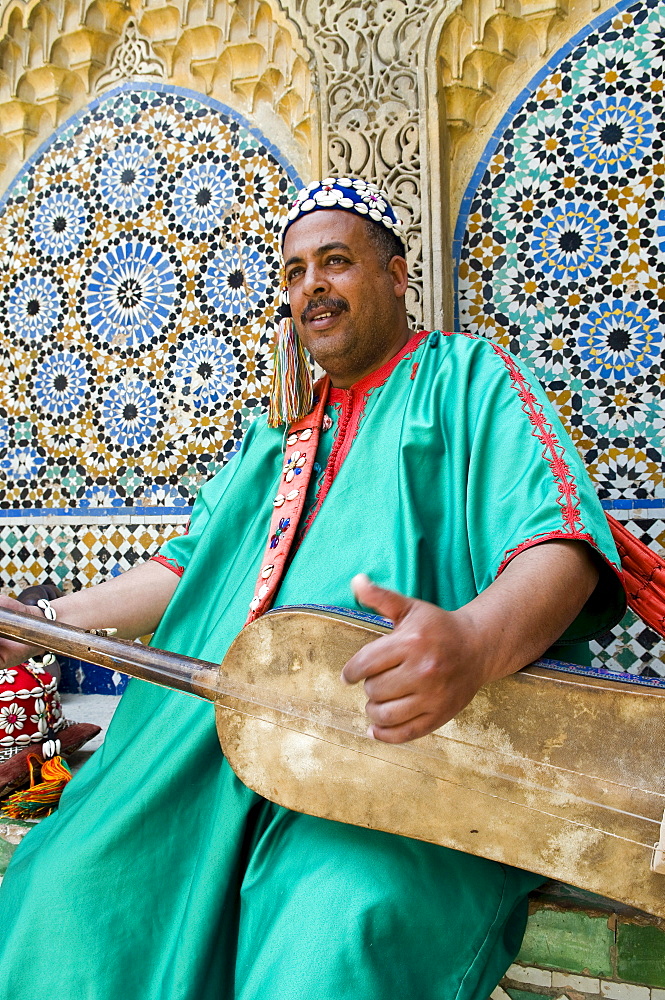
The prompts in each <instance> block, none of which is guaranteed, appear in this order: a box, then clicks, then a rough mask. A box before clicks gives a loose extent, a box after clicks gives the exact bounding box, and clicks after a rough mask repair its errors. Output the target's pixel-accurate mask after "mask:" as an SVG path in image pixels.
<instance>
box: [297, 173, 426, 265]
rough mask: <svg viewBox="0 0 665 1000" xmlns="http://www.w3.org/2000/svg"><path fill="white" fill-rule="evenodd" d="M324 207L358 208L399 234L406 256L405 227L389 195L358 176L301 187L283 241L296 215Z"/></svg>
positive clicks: (363, 216) (369, 217)
mask: <svg viewBox="0 0 665 1000" xmlns="http://www.w3.org/2000/svg"><path fill="white" fill-rule="evenodd" d="M324 208H341V209H343V210H344V211H345V212H355V214H356V215H360V216H361V217H362V218H363V219H371V221H372V222H376V223H377V224H378V225H379V226H383V227H384V229H387V230H388V231H389V232H391V233H393V234H394V235H395V236H396V237H397V239H398V240H399V241H400V243H401V245H402V254H403V256H406V250H405V246H404V227H403V226H402V223H401V222H400V220H399V219H398V218H397V216H396V214H395V210H394V209H393V207H392V205H391V204H390V202H389V201H388V198H387V197H386V195H385V194H384V192H383V191H381V189H380V188H378V187H377V186H376V184H372V183H371V182H370V181H363V180H361V179H360V178H357V177H326V178H324V180H322V181H314V182H313V183H312V184H308V185H307V187H306V188H303V189H302V191H299V192H298V195H297V197H296V200H295V201H294V203H293V205H292V206H291V210H290V211H289V214H288V216H287V218H286V225H285V226H284V229H283V231H282V245H283V244H284V238H285V236H286V234H287V232H288V229H289V226H292V225H293V223H294V222H295V221H296V219H299V218H301V216H303V215H308V214H309V213H310V212H316V211H319V210H320V209H324Z"/></svg>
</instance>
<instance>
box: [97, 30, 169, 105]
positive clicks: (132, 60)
mask: <svg viewBox="0 0 665 1000" xmlns="http://www.w3.org/2000/svg"><path fill="white" fill-rule="evenodd" d="M165 77H166V67H165V66H164V63H163V62H162V60H161V59H158V58H157V56H156V55H155V54H154V52H153V51H152V48H151V46H150V42H149V41H148V39H147V38H143V37H142V36H141V34H140V33H139V29H138V27H137V24H136V21H135V20H134V18H133V17H130V18H128V20H127V22H126V24H125V28H124V31H123V33H122V38H121V39H120V41H119V42H118V44H117V45H116V47H115V48H114V49H113V51H112V52H111V56H110V58H109V66H108V69H106V70H105V71H104V72H103V73H102V74H101V76H100V77H98V79H97V93H98V94H101V93H102V92H103V91H105V90H109V89H110V88H111V87H115V85H116V84H118V83H122V82H123V81H125V80H163V79H164V78H165Z"/></svg>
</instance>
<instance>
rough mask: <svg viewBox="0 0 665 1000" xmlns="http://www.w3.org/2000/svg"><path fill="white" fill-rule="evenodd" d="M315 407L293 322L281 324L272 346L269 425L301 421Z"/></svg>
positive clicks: (305, 358) (305, 363)
mask: <svg viewBox="0 0 665 1000" xmlns="http://www.w3.org/2000/svg"><path fill="white" fill-rule="evenodd" d="M313 406H314V381H313V378H312V369H311V368H310V365H309V362H308V360H307V355H306V353H305V348H304V347H303V345H302V341H301V340H300V337H299V336H298V334H297V333H296V328H295V324H294V322H293V320H292V319H291V318H290V317H289V318H288V319H283V320H281V322H280V324H279V328H278V331H277V342H276V344H275V354H274V367H273V373H272V387H271V390H270V407H269V408H268V424H269V426H270V427H279V426H280V425H281V424H292V423H294V422H295V421H296V420H302V418H303V417H306V416H307V414H308V413H310V412H311V410H312V407H313Z"/></svg>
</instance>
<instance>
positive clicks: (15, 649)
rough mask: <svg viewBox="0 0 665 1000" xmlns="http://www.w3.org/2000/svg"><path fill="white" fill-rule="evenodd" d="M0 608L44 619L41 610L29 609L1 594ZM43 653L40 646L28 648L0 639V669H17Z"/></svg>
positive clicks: (23, 644)
mask: <svg viewBox="0 0 665 1000" xmlns="http://www.w3.org/2000/svg"><path fill="white" fill-rule="evenodd" d="M0 608H2V609H3V610H6V611H20V612H22V613H23V614H27V615H36V616H37V618H43V617H44V615H43V614H42V612H41V611H40V610H39V608H32V607H27V606H26V605H25V604H21V602H20V601H15V600H14V599H13V598H11V597H3V596H2V595H1V594H0ZM43 652H44V650H43V649H41V648H40V647H39V646H27V645H26V644H25V643H23V642H14V641H13V640H11V639H2V638H0V669H2V670H7V669H8V668H9V667H16V666H17V665H18V664H19V663H25V661H26V660H29V659H30V657H31V656H39V655H40V654H41V653H43Z"/></svg>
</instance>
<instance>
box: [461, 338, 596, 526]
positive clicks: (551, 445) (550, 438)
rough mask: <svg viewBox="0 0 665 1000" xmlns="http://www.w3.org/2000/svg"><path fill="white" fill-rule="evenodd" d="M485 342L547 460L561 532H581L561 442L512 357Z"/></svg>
mask: <svg viewBox="0 0 665 1000" xmlns="http://www.w3.org/2000/svg"><path fill="white" fill-rule="evenodd" d="M443 336H445V337H454V336H461V337H468V339H469V340H484V339H485V338H484V337H478V336H476V335H475V334H472V333H459V334H451V333H445V334H444V335H443ZM488 344H489V345H490V347H491V348H492V350H493V351H494V353H495V354H498V356H499V357H500V358H501V360H502V361H503V363H504V364H505V366H506V368H507V369H508V374H509V375H510V381H511V382H512V384H513V388H514V389H515V390H516V392H517V394H518V396H519V398H520V400H521V401H522V410H523V411H524V413H525V414H526V415H527V417H528V419H529V423H530V424H531V426H532V427H533V431H532V433H533V435H534V436H535V437H536V438H537V439H538V440H539V441H540V443H541V444H542V445H543V446H544V451H543V458H544V459H545V460H546V461H547V464H548V465H549V467H550V470H551V472H552V476H553V478H554V481H555V483H556V486H557V490H558V492H559V496H558V497H557V503H558V504H559V507H560V508H561V517H562V520H563V523H564V525H565V527H566V529H567V530H566V532H565V534H566V535H567V536H568V537H571V538H572V537H574V536H575V535H577V534H578V533H579V532H581V531H583V523H582V515H581V514H580V510H579V505H580V501H579V497H578V495H577V484H576V482H575V478H574V476H573V474H572V472H571V471H570V467H569V466H568V463H567V462H566V459H565V457H564V456H565V448H564V447H563V445H562V444H560V442H559V440H558V438H557V436H556V434H555V433H554V428H553V427H552V424H551V423H550V422H549V420H548V419H547V417H546V416H545V413H544V411H543V407H542V404H541V403H539V402H538V400H537V399H536V397H535V396H534V394H533V392H532V390H531V385H530V383H529V381H528V379H527V378H526V377H525V375H524V373H523V372H522V371H521V370H520V369H519V368H518V366H517V365H516V363H515V359H514V358H513V357H512V355H511V354H508V353H507V352H506V351H504V350H503V348H502V347H499V345H498V344H493V343H492V341H488Z"/></svg>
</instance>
